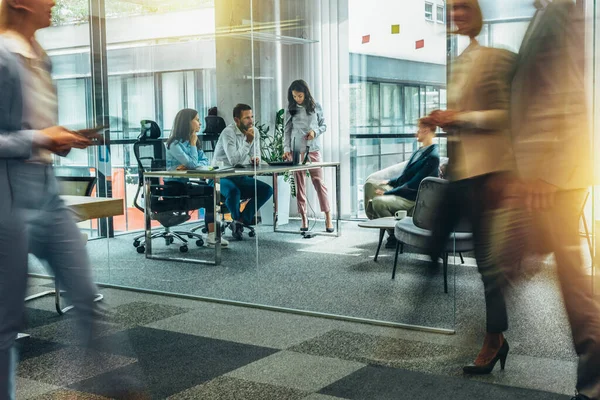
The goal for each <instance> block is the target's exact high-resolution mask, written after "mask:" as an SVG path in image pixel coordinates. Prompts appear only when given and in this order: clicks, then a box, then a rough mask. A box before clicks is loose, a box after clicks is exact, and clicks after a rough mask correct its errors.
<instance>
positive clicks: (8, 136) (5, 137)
mask: <svg viewBox="0 0 600 400" xmlns="http://www.w3.org/2000/svg"><path fill="white" fill-rule="evenodd" d="M10 56H11V55H10V53H8V52H6V51H0V93H2V95H1V96H0V158H29V157H31V149H32V147H33V145H34V143H35V141H36V140H35V139H36V138H37V137H38V135H39V134H38V133H37V132H36V131H33V130H11V129H10V127H11V126H13V125H14V124H13V123H11V118H15V115H14V106H13V103H15V102H16V101H18V100H19V99H18V98H15V97H16V96H15V93H18V92H17V91H20V87H17V85H20V81H19V80H18V77H15V75H16V74H17V71H16V70H14V68H16V66H15V67H11V65H10V62H9V61H10V60H9V57H10Z"/></svg>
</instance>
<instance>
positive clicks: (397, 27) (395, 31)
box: [392, 25, 400, 35]
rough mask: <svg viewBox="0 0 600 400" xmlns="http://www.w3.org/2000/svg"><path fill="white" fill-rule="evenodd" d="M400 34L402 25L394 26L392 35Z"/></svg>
mask: <svg viewBox="0 0 600 400" xmlns="http://www.w3.org/2000/svg"><path fill="white" fill-rule="evenodd" d="M399 33H400V25H392V35H398V34H399Z"/></svg>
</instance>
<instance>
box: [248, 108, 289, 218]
mask: <svg viewBox="0 0 600 400" xmlns="http://www.w3.org/2000/svg"><path fill="white" fill-rule="evenodd" d="M284 118H285V111H284V110H283V109H281V110H279V111H277V115H276V117H275V129H274V130H273V132H272V133H271V127H270V126H268V125H267V124H264V123H259V122H257V123H256V124H255V125H254V127H255V128H256V129H257V130H258V133H259V138H260V155H261V159H262V160H263V161H265V162H267V161H268V162H272V161H281V160H283V153H284V149H283V140H284ZM258 179H260V180H262V181H264V182H266V183H268V184H271V178H269V177H258ZM288 183H289V184H288ZM294 189H295V186H294V184H293V175H292V174H289V173H285V174H284V175H279V176H277V205H278V210H277V214H278V220H277V223H278V224H281V225H285V224H287V223H288V222H289V218H290V198H291V196H295V190H294ZM269 204H271V206H270V207H269ZM262 209H263V210H265V211H266V212H261V213H260V215H261V221H262V223H263V224H265V225H273V213H272V212H270V210H272V209H273V200H272V199H270V200H269V201H268V202H267V203H266V204H265V205H264V206H263V207H262Z"/></svg>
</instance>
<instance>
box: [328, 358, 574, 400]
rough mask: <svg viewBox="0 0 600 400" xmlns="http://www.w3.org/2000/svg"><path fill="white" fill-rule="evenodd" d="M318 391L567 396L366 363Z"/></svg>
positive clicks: (495, 399)
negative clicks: (364, 365)
mask: <svg viewBox="0 0 600 400" xmlns="http://www.w3.org/2000/svg"><path fill="white" fill-rule="evenodd" d="M319 393H321V394H326V395H331V396H337V397H342V398H347V399H352V400H384V399H385V400H388V399H389V400H398V399H438V398H443V399H444V400H467V399H484V398H485V399H486V400H514V399H528V400H568V399H569V396H566V395H561V394H555V393H548V392H541V391H535V390H528V389H521V388H515V387H509V386H501V385H492V384H487V383H481V382H477V381H473V380H469V379H465V378H451V377H445V376H439V375H430V374H423V373H421V372H414V371H406V370H402V369H395V368H387V367H381V366H368V367H365V368H363V369H361V370H359V371H356V372H355V373H353V374H351V375H349V376H347V377H345V378H343V379H340V380H339V381H337V382H335V383H333V384H331V385H329V386H328V387H326V388H323V389H322V390H321V391H319Z"/></svg>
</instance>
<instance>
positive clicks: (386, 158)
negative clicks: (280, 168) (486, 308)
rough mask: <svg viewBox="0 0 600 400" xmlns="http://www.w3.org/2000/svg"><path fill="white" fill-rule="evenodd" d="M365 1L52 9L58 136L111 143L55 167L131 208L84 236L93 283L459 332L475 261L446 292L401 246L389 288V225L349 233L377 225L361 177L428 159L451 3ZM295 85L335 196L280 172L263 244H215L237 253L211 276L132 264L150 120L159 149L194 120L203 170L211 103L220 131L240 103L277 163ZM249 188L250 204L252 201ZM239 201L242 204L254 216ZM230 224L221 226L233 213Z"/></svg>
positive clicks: (207, 252) (187, 226)
mask: <svg viewBox="0 0 600 400" xmlns="http://www.w3.org/2000/svg"><path fill="white" fill-rule="evenodd" d="M363 3H364V2H362V1H359V0H301V1H287V0H234V1H227V2H224V1H216V0H215V1H213V0H203V1H194V2H188V1H184V0H181V1H174V2H168V3H163V2H157V1H153V0H145V1H142V2H135V3H131V2H128V1H121V0H94V1H91V2H89V6H91V7H92V8H91V12H90V10H88V8H89V6H88V2H77V1H75V0H64V1H62V2H58V5H57V7H56V9H55V17H54V25H53V26H52V27H50V28H48V29H46V30H44V31H43V32H40V41H41V43H42V44H43V45H44V47H45V48H46V49H48V52H49V55H50V57H51V58H52V61H53V63H54V72H53V76H54V79H55V82H56V85H57V88H58V92H59V102H60V104H59V108H60V123H61V124H65V125H68V126H73V127H79V126H95V125H101V124H107V125H108V129H107V131H106V136H107V139H108V140H107V142H108V145H107V146H102V147H98V148H94V149H89V150H86V151H82V152H75V151H74V152H72V153H71V154H70V155H69V156H68V157H66V158H62V159H56V160H55V165H56V166H57V170H58V171H59V173H60V174H65V175H77V174H92V175H94V176H96V177H97V186H96V190H95V192H94V194H93V195H94V196H99V197H112V198H118V199H123V204H124V215H122V216H117V217H114V218H110V219H103V220H99V221H97V220H96V221H91V222H87V223H86V224H85V226H83V225H82V229H85V230H86V233H88V236H89V237H90V238H93V239H94V240H91V241H90V242H89V244H88V248H89V251H90V255H91V257H92V261H93V264H94V268H95V270H96V277H97V280H98V282H99V283H101V284H106V285H115V286H120V287H128V288H132V289H143V290H151V291H158V292H168V293H172V294H182V295H188V296H196V297H199V298H207V299H211V300H215V301H225V302H227V301H234V302H241V303H247V304H251V305H255V306H263V307H267V308H276V309H285V310H288V311H291V312H302V313H305V312H306V313H317V314H319V315H326V316H331V317H335V318H349V319H359V320H363V321H369V322H374V323H382V324H388V325H390V324H391V325H398V326H416V327H424V328H427V329H435V330H438V331H440V332H452V331H453V329H454V327H455V297H456V296H457V295H458V294H459V292H460V291H461V290H463V291H467V290H471V286H474V287H478V286H476V285H479V276H478V275H477V272H476V269H475V268H474V265H475V264H474V259H473V255H472V254H471V253H465V254H460V256H462V259H463V260H464V264H462V263H461V257H459V254H456V257H454V256H452V255H451V257H450V261H449V269H448V291H447V293H445V291H444V277H443V269H442V263H441V262H440V264H439V266H438V268H434V269H431V268H429V263H428V258H427V256H426V255H425V254H424V249H419V248H416V247H415V248H413V247H409V246H404V247H403V248H401V249H400V247H399V250H401V252H400V251H399V254H398V256H397V270H396V276H395V279H393V280H392V279H391V277H392V268H393V265H394V259H395V257H394V255H395V253H396V246H395V245H394V244H393V243H392V242H393V240H390V244H389V245H387V246H386V242H387V241H388V237H389V233H387V232H386V230H385V227H387V228H389V229H390V230H392V229H393V227H394V224H395V223H396V221H395V220H394V219H393V217H392V218H391V222H390V219H388V220H387V222H386V225H384V226H382V229H384V230H383V232H382V231H381V229H380V228H379V227H375V228H374V227H372V226H371V227H369V226H367V227H364V226H359V225H365V223H367V222H368V221H369V220H368V219H367V216H366V212H365V209H366V207H367V206H368V202H369V200H370V199H371V197H372V195H371V197H369V195H368V193H365V189H364V188H365V184H366V183H367V181H368V179H369V178H371V179H375V180H379V179H381V180H389V179H392V178H394V177H396V176H398V175H399V174H400V173H401V170H402V167H403V165H404V164H402V163H406V162H407V161H408V160H409V159H410V157H411V155H412V154H413V153H414V152H415V151H416V150H417V149H418V148H419V146H420V144H419V143H418V142H417V140H416V137H415V134H416V131H417V129H418V127H417V121H418V119H419V118H420V117H422V116H425V115H427V114H428V113H429V112H431V111H433V110H435V109H444V108H446V97H447V91H446V76H447V69H446V64H447V56H448V54H450V53H452V48H449V47H448V46H449V44H451V42H449V41H448V40H447V35H446V24H447V21H446V10H445V4H444V1H442V0H433V1H410V2H398V1H392V0H376V1H375V2H370V3H369V5H368V6H367V4H363ZM90 14H91V15H92V18H89V15H90ZM486 32H487V34H488V35H490V34H491V33H490V32H500V31H493V30H490V29H488V30H487V31H486ZM297 79H302V80H304V81H306V82H307V83H308V86H309V87H310V90H311V92H312V95H313V97H314V99H315V101H316V102H317V103H319V104H320V106H321V107H322V110H323V117H324V121H325V122H324V124H325V125H326V127H327V128H326V130H325V132H324V133H323V134H322V135H321V136H320V137H319V140H320V154H321V159H322V160H323V161H324V162H331V163H339V170H338V171H339V172H338V171H336V169H335V168H334V167H335V165H334V167H333V168H332V167H327V168H322V182H323V183H324V185H325V187H326V188H327V196H319V195H318V193H317V191H316V190H315V187H314V184H313V180H312V179H311V177H310V176H306V173H305V172H304V173H301V174H299V176H295V175H294V174H293V173H288V174H283V173H280V174H279V175H278V177H277V182H278V184H277V193H276V197H275V198H272V199H270V200H269V201H267V203H266V204H265V205H264V206H263V207H261V208H260V210H257V211H258V212H257V218H256V219H257V221H256V222H258V223H257V224H256V225H255V226H254V229H255V230H256V235H255V236H252V237H250V236H249V235H248V232H249V231H248V229H246V230H245V231H244V235H243V240H241V241H237V240H234V239H233V238H232V236H231V230H229V229H226V230H225V232H224V235H223V237H224V238H225V239H227V240H228V241H229V246H228V248H226V249H223V251H222V263H221V265H218V266H212V265H211V266H208V265H202V264H192V263H186V262H180V261H161V260H152V259H147V258H145V257H144V254H143V252H141V253H139V252H138V250H139V247H138V248H136V247H134V243H135V242H136V240H142V239H143V238H141V239H136V237H138V236H140V235H142V234H143V228H144V214H143V212H142V211H140V210H139V209H138V208H137V207H136V204H137V206H143V205H144V203H143V200H142V199H140V196H139V194H138V195H137V201H136V193H137V192H138V188H139V184H140V181H139V169H138V163H137V161H136V157H135V152H134V146H135V143H136V141H137V140H138V135H139V133H140V128H141V125H140V121H141V120H152V121H155V122H156V123H157V126H158V127H159V128H160V130H161V135H160V137H159V139H161V140H163V141H166V139H167V138H168V137H169V135H170V134H171V131H172V129H173V121H174V119H175V116H176V114H177V112H178V111H179V110H181V109H183V108H191V109H194V110H197V111H198V115H199V119H200V121H201V122H202V124H203V126H202V128H201V134H200V135H199V138H200V140H201V141H202V148H203V150H204V154H205V156H206V157H207V158H208V159H209V160H212V157H213V150H214V145H215V141H216V138H213V137H211V136H209V135H204V134H202V132H203V131H204V125H205V117H206V116H207V115H208V109H209V108H211V107H215V106H216V107H217V108H218V115H219V116H221V117H222V118H223V119H224V121H225V123H226V124H227V125H230V124H234V119H233V115H232V110H233V107H234V106H235V105H236V104H238V103H245V104H248V105H250V106H251V107H252V109H253V114H254V123H255V125H254V126H255V135H256V137H257V141H261V142H262V144H261V146H257V153H258V154H259V155H260V156H261V158H262V159H263V164H264V161H266V160H265V158H268V157H269V155H270V154H274V157H275V158H276V157H277V156H280V155H281V151H282V149H281V140H283V135H284V134H285V127H284V126H282V120H281V119H278V118H277V115H278V112H280V110H285V109H287V108H288V87H289V86H290V84H291V82H292V81H294V80H297ZM283 122H285V121H283ZM233 128H235V126H233V127H232V129H233ZM267 129H268V131H267ZM273 139H276V140H275V144H272V143H273ZM278 140H279V142H278ZM269 143H270V144H269ZM433 143H435V144H436V145H437V146H438V150H439V154H440V156H441V162H442V164H444V163H445V162H446V161H447V157H448V154H447V146H446V136H445V134H444V132H441V131H439V132H437V136H436V137H435V139H434V140H433ZM314 149H315V147H313V150H314ZM249 170H250V171H253V172H252V174H251V175H253V176H252V177H255V178H256V181H257V182H263V183H267V184H268V185H271V186H272V185H273V176H272V175H269V174H267V175H265V174H263V173H262V172H260V171H254V170H253V169H252V168H249ZM302 177H303V178H304V179H305V180H306V214H307V217H308V232H309V235H301V234H300V233H301V232H300V228H301V224H302V219H301V218H300V211H299V208H298V205H297V204H298V201H297V190H298V183H297V182H295V181H296V180H297V179H299V178H302ZM290 178H291V179H290ZM292 182H293V184H292ZM259 185H260V184H256V186H255V190H254V193H250V194H248V193H246V197H252V195H256V194H257V193H258V191H259V190H261V187H260V186H259ZM338 187H339V189H338ZM320 197H321V200H323V198H326V199H327V202H328V204H329V209H330V210H331V215H332V218H333V225H334V227H336V219H337V218H338V217H339V218H340V219H341V223H340V226H341V229H340V230H339V231H337V230H334V232H332V233H329V232H326V229H325V228H326V221H325V219H324V218H325V214H324V212H323V210H325V209H327V208H328V206H327V204H325V202H323V204H321V202H320V201H319V198H320ZM218 200H219V201H218V202H219V203H221V202H222V199H218ZM245 200H247V199H244V198H242V201H241V203H240V207H242V208H243V207H246V206H247V205H248V203H247V202H246V201H245ZM273 201H276V203H277V211H278V213H277V218H276V219H274V216H273V208H274V204H273ZM407 211H408V215H410V213H411V211H410V210H407ZM204 215H205V212H204V210H203V209H200V210H198V211H194V212H193V213H191V218H190V219H189V220H188V221H186V222H184V223H182V224H180V225H178V226H177V227H176V228H173V229H177V230H183V231H187V230H191V229H194V228H197V227H198V226H201V224H202V220H203V218H204ZM392 215H393V214H392ZM224 216H225V218H226V219H229V218H230V213H228V212H225V213H224ZM274 223H277V232H276V231H274V226H273V224H274ZM367 225H368V224H367ZM152 226H153V231H154V230H160V229H162V228H163V227H162V226H161V224H160V223H159V222H158V221H153V222H152ZM281 230H286V231H292V232H293V233H282V232H280V231H281ZM197 232H201V230H198V231H197ZM380 232H382V235H381V236H382V239H383V240H382V243H381V249H380V250H379V251H378V243H379V238H380ZM392 233H393V231H392ZM203 236H204V242H205V244H204V245H203V246H200V247H199V246H196V243H195V239H189V241H190V244H189V246H188V251H187V252H185V253H181V252H180V248H179V247H180V246H179V245H178V244H177V243H174V244H172V245H167V242H166V241H165V240H163V239H155V240H154V241H153V243H154V245H153V252H156V253H158V254H161V255H167V256H175V257H178V258H184V259H210V257H212V256H213V255H214V249H211V248H208V247H207V246H206V234H203ZM392 236H393V235H392ZM377 252H378V257H377V261H375V260H374V257H375V254H376V253H377ZM480 297H481V299H483V297H482V296H480Z"/></svg>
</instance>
